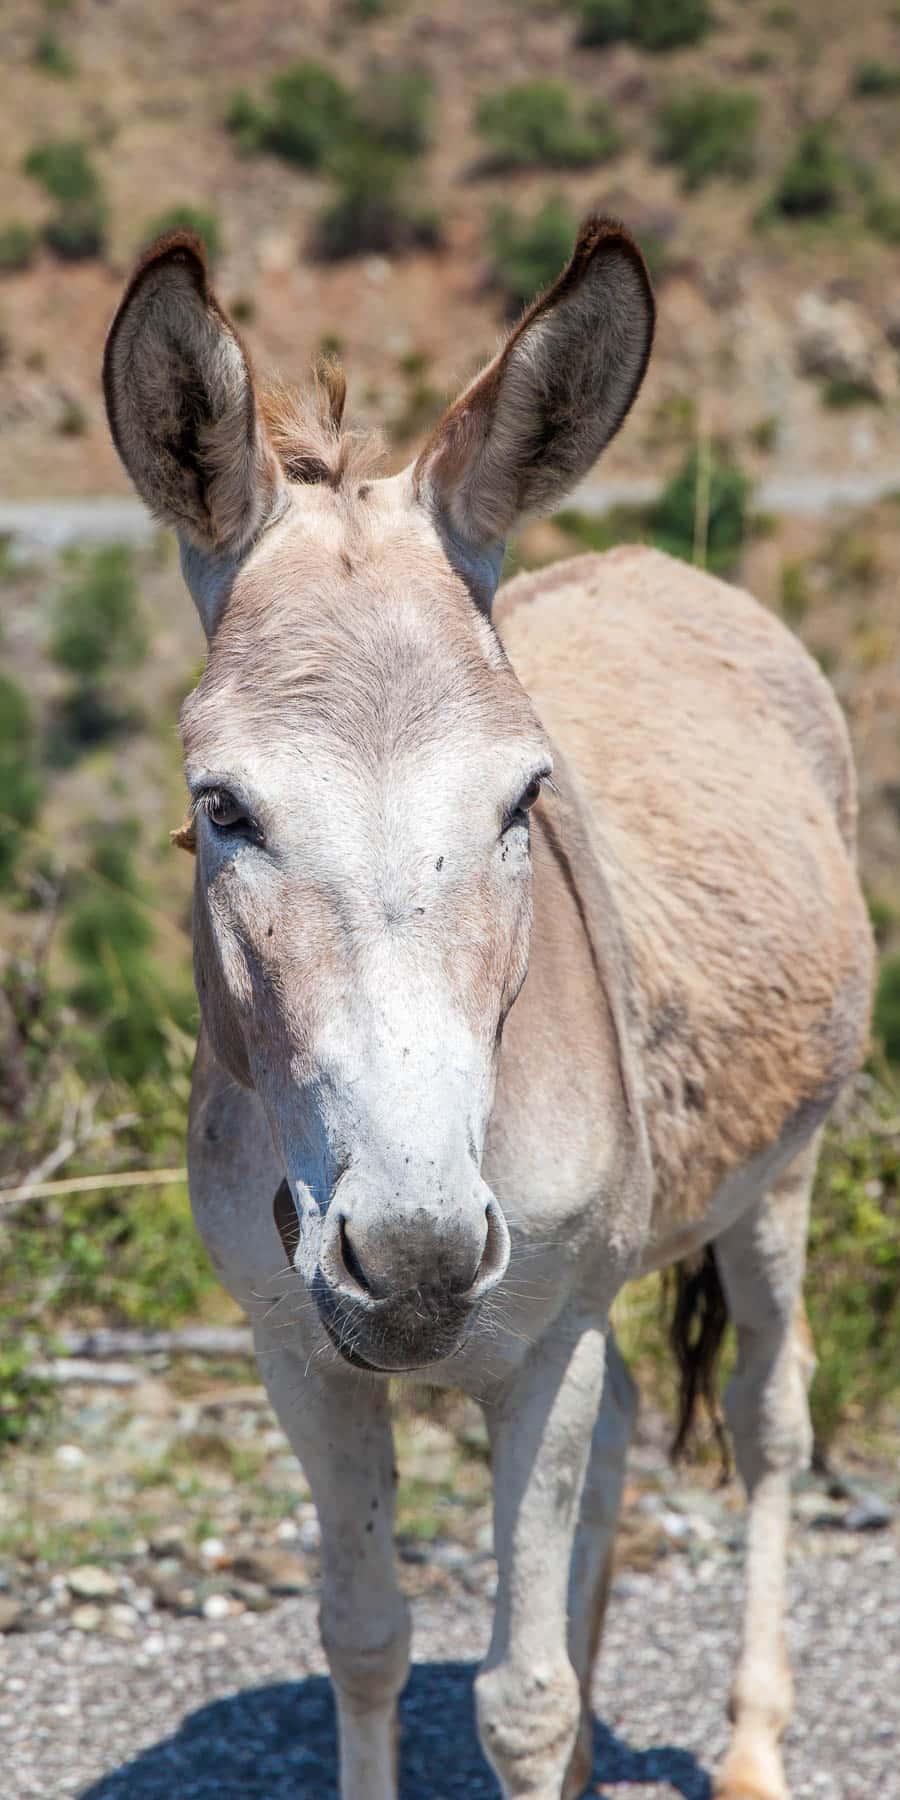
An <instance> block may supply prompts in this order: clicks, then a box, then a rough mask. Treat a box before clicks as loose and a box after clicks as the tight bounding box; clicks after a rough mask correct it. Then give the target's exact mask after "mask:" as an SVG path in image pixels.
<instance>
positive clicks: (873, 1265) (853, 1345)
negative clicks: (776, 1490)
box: [806, 982, 900, 1449]
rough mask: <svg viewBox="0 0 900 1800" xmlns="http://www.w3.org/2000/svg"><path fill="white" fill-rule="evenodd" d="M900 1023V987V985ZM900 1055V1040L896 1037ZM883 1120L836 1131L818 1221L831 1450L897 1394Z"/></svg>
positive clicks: (818, 1388)
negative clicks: (851, 1423) (848, 1426)
mask: <svg viewBox="0 0 900 1800" xmlns="http://www.w3.org/2000/svg"><path fill="white" fill-rule="evenodd" d="M896 993H897V1004H898V1013H897V1017H898V1020H900V982H898V985H897V989H896ZM897 1043H898V1051H900V1034H898V1039H897ZM896 1110H897V1097H896V1095H893V1096H891V1095H888V1094H884V1095H881V1096H878V1097H877V1098H876V1104H875V1106H874V1107H873V1109H872V1111H873V1112H874V1113H877V1114H878V1115H880V1116H878V1117H874V1118H858V1119H855V1120H852V1121H851V1123H850V1124H849V1125H847V1126H845V1127H843V1128H841V1127H839V1126H837V1125H832V1126H830V1127H829V1130H828V1132H827V1134H826V1138H825V1145H824V1149H823V1153H822V1157H821V1160H820V1163H819V1172H818V1176H817V1180H816V1189H815V1196H814V1200H813V1208H812V1218H811V1223H810V1237H809V1257H808V1273H807V1280H806V1302H807V1307H808V1310H809V1318H810V1325H811V1327H812V1333H813V1341H814V1344H815V1349H816V1357H817V1368H816V1374H815V1378H814V1381H813V1386H812V1393H811V1396H810V1398H811V1405H812V1415H813V1425H814V1428H815V1432H816V1437H817V1439H818V1441H819V1443H820V1444H821V1445H822V1446H823V1447H824V1448H826V1449H827V1447H828V1445H829V1444H830V1443H831V1441H832V1440H833V1438H834V1436H835V1434H836V1432H837V1430H838V1428H839V1426H840V1425H841V1423H842V1421H844V1420H845V1419H846V1418H847V1416H848V1414H849V1413H852V1414H855V1415H856V1416H857V1418H859V1417H860V1416H866V1415H868V1416H874V1415H876V1414H877V1410H878V1407H879V1406H880V1405H881V1404H882V1403H883V1402H884V1401H885V1400H890V1399H894V1398H896V1396H897V1392H898V1377H897V1371H898V1368H900V1138H898V1137H897V1134H896V1132H891V1133H886V1132H884V1131H883V1129H882V1126H883V1123H884V1122H886V1120H887V1117H888V1115H892V1116H893V1117H894V1118H896Z"/></svg>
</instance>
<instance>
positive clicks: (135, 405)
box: [103, 231, 284, 559]
mask: <svg viewBox="0 0 900 1800" xmlns="http://www.w3.org/2000/svg"><path fill="white" fill-rule="evenodd" d="M103 388H104V393H105V395H106V411H107V415H108V418H109V424H110V430H111V431H112V435H113V442H114V443H115V446H116V449H117V450H118V452H119V455H120V457H121V458H122V461H123V463H124V464H125V467H126V469H127V470H128V473H129V475H130V476H131V479H132V481H133V482H134V485H135V487H136V488H137V490H138V493H139V494H140V496H141V498H142V499H143V500H145V501H146V503H147V505H148V506H149V507H150V509H151V511H152V512H154V513H155V514H156V515H157V517H158V518H160V519H162V520H163V521H164V523H165V524H167V525H172V526H174V527H175V530H176V531H177V532H178V533H179V534H180V535H181V537H182V539H183V540H187V545H189V546H191V547H193V548H194V549H195V550H199V551H201V552H204V553H207V554H208V553H210V552H211V553H212V554H213V556H214V557H215V558H216V559H219V558H222V557H236V556H239V555H240V554H241V553H242V552H243V551H244V550H246V548H247V547H248V545H249V544H250V543H251V542H252V540H253V539H254V538H255V537H256V536H257V534H258V533H259V531H260V530H261V529H262V527H263V526H264V525H265V524H266V522H267V521H268V520H269V519H270V518H271V517H272V515H273V514H274V513H275V512H276V510H277V509H278V505H279V500H280V496H281V494H282V492H283V490H284V478H283V475H282V472H281V466H280V464H279V462H278V459H277V457H276V455H275V452H274V450H273V449H272V446H271V445H270V443H269V441H268V438H267V436H266V431H265V426H264V424H263V421H262V418H261V416H260V411H259V407H258V405H257V399H256V391H255V389H254V385H253V375H252V372H251V368H250V362H249V359H248V356H247V353H246V351H245V349H244V346H243V344H242V343H241V340H240V338H239V336H238V334H237V332H236V330H235V328H234V326H233V325H232V323H231V321H230V319H228V318H227V317H226V315H225V313H224V312H223V311H222V309H221V307H220V306H219V304H218V302H217V300H216V298H215V296H214V294H213V293H212V291H211V289H210V286H209V282H208V280H207V273H206V258H205V255H204V252H203V246H202V244H201V243H200V240H199V238H197V237H195V236H194V235H193V233H191V232H183V231H179V232H173V233H171V234H169V235H168V236H166V237H162V238H159V239H158V240H157V242H156V243H155V244H153V245H151V247H150V249H149V250H148V251H147V252H146V255H145V256H144V257H143V258H142V259H141V261H140V262H139V264H138V266H137V269H136V270H135V273H134V275H133V276H132V278H131V281H130V283H129V285H128V288H127V289H126V292H125V295H124V298H123V300H122V303H121V305H120V307H119V310H118V312H117V313H116V316H115V318H114V319H113V322H112V325H111V326H110V330H109V336H108V338H107V340H106V353H105V355H104V359H103ZM183 547H184V544H183Z"/></svg>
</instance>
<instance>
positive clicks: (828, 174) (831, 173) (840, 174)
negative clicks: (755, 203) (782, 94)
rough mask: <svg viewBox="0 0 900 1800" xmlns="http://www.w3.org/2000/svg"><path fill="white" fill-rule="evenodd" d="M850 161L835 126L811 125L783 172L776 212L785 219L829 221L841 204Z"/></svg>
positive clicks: (776, 195)
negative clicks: (839, 140) (847, 161)
mask: <svg viewBox="0 0 900 1800" xmlns="http://www.w3.org/2000/svg"><path fill="white" fill-rule="evenodd" d="M846 175H847V168H846V161H845V158H844V155H843V152H842V151H841V150H840V148H839V147H838V144H837V142H836V140H835V137H834V134H833V131H832V129H831V126H830V125H828V124H826V123H824V122H821V121H820V122H819V123H818V124H816V125H809V126H807V128H806V130H805V131H803V132H802V133H801V135H800V137H799V138H798V140H797V143H796V144H795V146H794V150H793V152H792V154H791V156H790V158H789V160H788V162H787V163H786V164H785V167H784V168H783V170H782V172H781V176H780V178H779V181H778V184H777V186H776V188H775V192H774V194H773V195H772V202H771V204H772V209H773V211H775V212H776V213H781V214H782V215H783V216H784V217H785V218H789V219H794V218H826V217H828V216H829V215H830V214H832V213H834V212H836V211H837V210H838V208H839V206H840V205H841V201H842V198H843V191H844V186H845V183H846Z"/></svg>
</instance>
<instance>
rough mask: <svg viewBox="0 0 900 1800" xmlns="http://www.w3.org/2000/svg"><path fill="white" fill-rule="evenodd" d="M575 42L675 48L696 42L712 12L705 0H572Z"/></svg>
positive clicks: (658, 48) (709, 20)
mask: <svg viewBox="0 0 900 1800" xmlns="http://www.w3.org/2000/svg"><path fill="white" fill-rule="evenodd" d="M575 6H576V11H577V13H578V16H579V19H580V21H581V23H580V26H579V32H578V37H579V42H580V43H582V44H614V43H618V42H620V41H622V40H627V41H629V42H631V43H634V44H639V45H640V46H641V48H642V49H644V50H655V51H664V50H677V49H678V48H679V47H680V46H681V45H682V44H696V43H699V41H700V39H701V38H702V37H705V36H706V33H707V31H708V30H709V27H710V25H711V24H712V16H711V13H710V9H709V5H708V0H575Z"/></svg>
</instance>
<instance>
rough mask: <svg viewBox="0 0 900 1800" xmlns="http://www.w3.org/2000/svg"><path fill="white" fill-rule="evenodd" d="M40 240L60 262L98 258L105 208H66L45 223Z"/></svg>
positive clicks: (96, 203) (92, 204)
mask: <svg viewBox="0 0 900 1800" xmlns="http://www.w3.org/2000/svg"><path fill="white" fill-rule="evenodd" d="M44 237H45V239H46V241H47V243H48V244H49V246H50V249H51V250H55V251H56V254H57V256H61V257H62V259H63V261H64V262H81V261H82V260H83V259H84V258H86V257H89V256H99V255H100V252H101V250H102V249H103V247H104V244H105V243H106V207H105V205H104V204H103V203H102V201H92V202H90V204H87V205H78V206H67V207H64V208H63V210H62V211H61V212H59V213H57V215H56V217H55V218H53V219H50V220H48V222H47V224H46V225H45V227H44Z"/></svg>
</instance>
